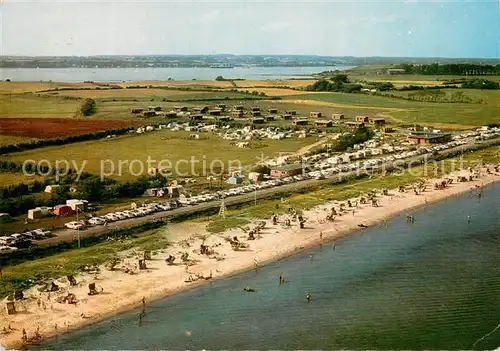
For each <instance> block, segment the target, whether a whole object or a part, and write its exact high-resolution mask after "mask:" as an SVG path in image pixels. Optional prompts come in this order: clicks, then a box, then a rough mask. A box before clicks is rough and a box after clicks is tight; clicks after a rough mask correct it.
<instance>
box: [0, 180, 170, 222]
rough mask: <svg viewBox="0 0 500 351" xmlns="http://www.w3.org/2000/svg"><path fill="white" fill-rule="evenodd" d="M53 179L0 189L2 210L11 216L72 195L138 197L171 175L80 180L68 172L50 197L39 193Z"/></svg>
mask: <svg viewBox="0 0 500 351" xmlns="http://www.w3.org/2000/svg"><path fill="white" fill-rule="evenodd" d="M51 183H52V182H51V181H50V180H47V181H43V182H38V181H37V182H33V183H32V184H17V185H15V186H10V187H5V188H0V195H2V196H1V197H0V212H6V213H9V214H10V215H11V216H18V215H21V214H26V213H27V212H28V210H29V209H32V208H35V207H40V206H50V207H52V206H55V205H58V204H61V203H65V202H66V200H68V199H70V198H76V199H83V200H88V201H99V202H104V203H106V202H112V201H115V200H116V199H119V198H134V197H138V196H141V195H142V194H144V192H145V191H146V189H149V188H160V187H164V186H167V184H168V179H167V177H165V176H163V175H161V174H156V175H154V176H150V175H147V176H142V177H140V178H138V179H137V180H134V181H128V182H125V183H120V182H117V181H116V180H113V179H109V178H104V179H103V180H101V179H100V177H99V176H96V175H91V174H84V175H82V176H81V178H80V179H79V180H78V181H75V175H73V174H68V175H66V176H64V177H62V179H61V180H60V182H59V185H61V186H60V187H57V188H54V189H53V190H52V193H51V197H50V199H44V198H43V197H41V196H39V195H37V194H35V193H36V192H40V191H42V190H43V189H45V186H46V185H49V184H51Z"/></svg>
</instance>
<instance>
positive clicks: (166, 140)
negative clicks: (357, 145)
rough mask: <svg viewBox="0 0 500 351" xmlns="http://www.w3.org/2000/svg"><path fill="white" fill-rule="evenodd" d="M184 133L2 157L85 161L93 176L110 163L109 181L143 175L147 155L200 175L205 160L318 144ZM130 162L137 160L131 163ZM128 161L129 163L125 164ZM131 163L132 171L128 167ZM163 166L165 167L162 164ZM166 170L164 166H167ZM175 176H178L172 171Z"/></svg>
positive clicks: (248, 159) (251, 159)
mask: <svg viewBox="0 0 500 351" xmlns="http://www.w3.org/2000/svg"><path fill="white" fill-rule="evenodd" d="M190 134H192V133H187V132H172V131H166V130H161V131H156V132H152V133H148V134H143V135H134V136H123V137H118V138H116V139H105V140H96V141H88V142H81V143H75V144H68V145H63V146H57V147H46V148H42V149H35V150H30V151H25V152H20V153H14V154H12V155H10V156H4V157H3V158H4V159H8V160H12V161H16V162H23V161H25V160H27V159H33V160H36V161H38V160H42V159H44V160H49V161H50V162H52V164H54V162H55V161H56V160H68V161H70V162H72V161H75V162H76V163H77V164H78V165H79V166H78V167H80V165H82V162H84V161H86V166H85V171H88V172H92V173H95V174H99V173H100V169H101V161H103V165H104V166H105V167H104V169H105V170H107V171H108V172H110V171H111V168H110V167H107V166H108V165H110V164H111V162H107V161H105V160H111V161H113V163H114V164H115V173H114V174H113V175H112V176H110V177H111V178H115V179H120V180H129V179H132V178H133V175H132V174H131V173H139V172H140V166H139V164H138V163H139V161H140V162H141V163H142V164H143V165H144V168H145V169H144V174H145V172H147V159H148V156H150V157H151V159H152V160H156V161H157V162H159V161H160V160H169V161H171V162H172V164H173V166H175V163H176V162H177V161H179V160H190V159H191V158H192V157H193V158H194V159H195V160H196V161H198V162H197V163H193V164H194V167H193V170H194V171H195V172H197V173H199V174H202V173H203V169H204V167H203V161H204V160H206V163H205V164H206V166H207V167H208V166H210V164H211V162H212V161H213V160H220V161H222V162H223V163H224V166H225V168H226V169H227V166H228V165H229V161H233V162H232V163H231V165H233V166H236V165H237V164H238V163H241V164H242V165H244V166H245V165H253V164H255V163H257V162H258V161H259V159H260V157H261V155H264V156H265V157H274V156H278V155H279V153H280V152H293V151H297V150H298V149H299V148H301V147H303V146H306V145H309V144H312V143H314V142H316V141H317V139H316V138H313V137H309V138H304V139H286V140H262V141H258V142H257V145H256V146H259V145H260V146H261V147H257V148H238V147H236V146H233V145H231V143H232V142H231V141H229V140H224V139H222V138H220V137H218V136H215V135H213V134H210V133H201V134H199V135H200V140H190V139H189V135H190ZM120 160H121V161H122V167H121V169H122V171H123V172H122V175H121V176H120V175H119V174H118V173H119V169H120V167H119V161H120ZM132 160H138V161H135V162H134V163H132ZM127 162H128V163H127ZM130 163H132V168H130ZM155 165H156V166H157V165H158V163H151V166H152V167H154V166H155ZM164 166H166V165H164ZM213 166H214V167H216V165H215V164H214V165H213ZM166 167H167V166H166ZM178 171H179V172H182V173H188V174H190V173H192V172H191V166H190V164H186V163H180V164H179V166H178ZM174 173H177V172H175V171H174Z"/></svg>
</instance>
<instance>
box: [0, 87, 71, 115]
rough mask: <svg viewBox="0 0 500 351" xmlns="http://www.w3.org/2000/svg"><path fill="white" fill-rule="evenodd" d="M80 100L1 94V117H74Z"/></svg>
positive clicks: (29, 94) (28, 94) (27, 94)
mask: <svg viewBox="0 0 500 351" xmlns="http://www.w3.org/2000/svg"><path fill="white" fill-rule="evenodd" d="M80 104H81V102H80V101H78V100H68V99H64V98H61V97H49V96H38V95H35V94H31V93H25V94H19V95H18V94H0V117H11V118H17V117H24V118H25V117H57V118H63V117H73V116H74V115H75V114H76V112H77V110H78V107H79V105H80Z"/></svg>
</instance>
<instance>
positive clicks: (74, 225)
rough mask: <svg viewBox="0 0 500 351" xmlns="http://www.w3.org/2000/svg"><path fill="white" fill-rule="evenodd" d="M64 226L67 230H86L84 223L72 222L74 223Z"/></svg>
mask: <svg viewBox="0 0 500 351" xmlns="http://www.w3.org/2000/svg"><path fill="white" fill-rule="evenodd" d="M64 226H65V227H66V228H69V229H74V230H78V229H83V228H85V224H84V223H83V222H82V221H78V222H77V221H72V222H68V223H66V224H64Z"/></svg>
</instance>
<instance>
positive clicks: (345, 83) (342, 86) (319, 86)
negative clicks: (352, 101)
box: [306, 74, 362, 93]
mask: <svg viewBox="0 0 500 351" xmlns="http://www.w3.org/2000/svg"><path fill="white" fill-rule="evenodd" d="M361 88H362V86H361V84H353V83H350V82H349V78H348V77H347V75H345V74H337V75H335V76H333V77H332V78H330V79H329V80H326V79H320V80H318V81H316V82H314V83H313V84H311V85H308V86H307V87H306V90H307V91H336V92H344V93H354V92H357V91H361Z"/></svg>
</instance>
